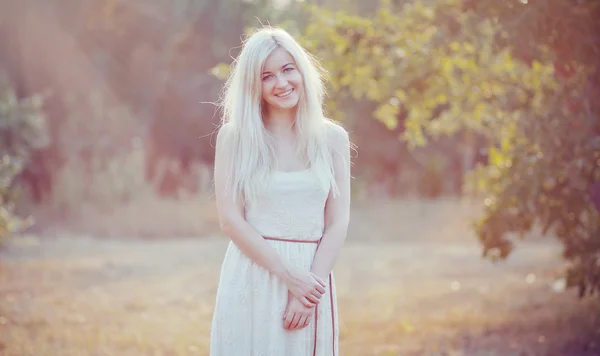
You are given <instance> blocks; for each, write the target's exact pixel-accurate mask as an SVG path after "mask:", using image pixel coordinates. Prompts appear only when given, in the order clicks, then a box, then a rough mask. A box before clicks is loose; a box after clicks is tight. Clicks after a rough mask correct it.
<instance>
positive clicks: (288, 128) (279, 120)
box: [265, 110, 296, 137]
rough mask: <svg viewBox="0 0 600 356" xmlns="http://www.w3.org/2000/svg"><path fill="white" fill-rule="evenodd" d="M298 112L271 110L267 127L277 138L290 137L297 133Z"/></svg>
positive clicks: (268, 114)
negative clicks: (295, 123)
mask: <svg viewBox="0 0 600 356" xmlns="http://www.w3.org/2000/svg"><path fill="white" fill-rule="evenodd" d="M295 121H296V112H295V111H292V110H285V111H283V110H269V112H268V113H267V117H266V120H265V127H266V128H267V130H269V131H270V132H271V133H272V134H273V135H275V136H284V137H285V136H289V135H292V134H293V133H294V131H295V129H294V122H295Z"/></svg>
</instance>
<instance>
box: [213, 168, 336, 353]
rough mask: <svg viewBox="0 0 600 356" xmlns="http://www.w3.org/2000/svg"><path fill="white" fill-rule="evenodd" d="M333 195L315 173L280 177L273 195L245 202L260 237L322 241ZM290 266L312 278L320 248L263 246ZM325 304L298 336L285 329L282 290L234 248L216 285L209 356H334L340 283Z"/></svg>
mask: <svg viewBox="0 0 600 356" xmlns="http://www.w3.org/2000/svg"><path fill="white" fill-rule="evenodd" d="M327 195H328V192H327V191H325V190H323V189H322V188H321V186H320V185H319V183H318V181H317V178H316V176H315V175H314V173H313V172H312V171H310V170H305V171H296V172H282V171H275V172H274V173H273V175H272V177H271V181H270V182H269V184H268V189H267V190H266V191H265V192H264V193H263V194H262V195H261V196H259V197H258V198H257V199H256V200H255V201H250V202H247V207H246V220H247V221H248V222H249V223H250V224H251V225H252V226H253V227H254V228H255V229H256V230H257V231H258V233H260V234H261V235H263V236H266V237H267V236H268V237H274V238H285V239H294V240H303V241H316V240H318V239H319V238H320V237H321V235H322V233H323V228H324V208H325V202H326V199H327ZM266 241H267V243H268V244H270V245H271V246H272V247H273V248H274V249H275V250H276V251H277V252H278V253H279V254H280V256H282V258H284V259H285V260H287V261H288V262H289V263H291V264H293V265H295V266H297V267H299V268H302V269H305V270H307V271H309V270H310V267H311V264H312V260H313V257H314V254H315V251H316V249H317V247H318V245H317V244H316V243H298V242H290V241H279V240H270V239H269V240H266ZM327 282H328V283H329V282H330V286H328V288H327V290H326V293H325V294H324V295H323V297H322V298H321V302H320V303H319V306H318V310H317V313H316V317H313V318H312V319H311V322H310V324H309V325H308V326H307V327H305V328H303V329H300V330H293V331H288V330H285V329H284V327H283V323H284V320H283V313H284V311H285V308H286V305H287V301H288V290H287V287H286V286H285V284H284V283H283V282H282V281H281V280H279V279H278V278H277V277H275V276H273V275H271V274H270V273H269V272H268V271H267V270H265V269H263V268H262V267H260V266H258V265H256V264H255V263H254V262H253V261H251V260H250V259H249V258H248V257H246V256H245V255H244V254H243V253H242V252H241V251H240V250H239V249H238V248H237V247H236V245H235V244H234V243H233V242H230V243H229V245H228V247H227V251H226V253H225V257H224V260H223V265H222V267H221V274H220V278H219V287H218V290H217V297H216V303H215V309H214V313H213V321H212V329H211V337H210V340H211V341H210V342H211V344H210V356H311V355H314V356H337V355H338V337H339V329H338V322H337V302H336V294H335V279H334V278H333V276H332V275H331V276H330V280H329V281H327Z"/></svg>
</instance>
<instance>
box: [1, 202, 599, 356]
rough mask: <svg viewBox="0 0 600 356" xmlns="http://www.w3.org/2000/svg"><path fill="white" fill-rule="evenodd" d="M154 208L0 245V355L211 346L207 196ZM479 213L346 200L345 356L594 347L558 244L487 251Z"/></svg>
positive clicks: (215, 264) (213, 263)
mask: <svg viewBox="0 0 600 356" xmlns="http://www.w3.org/2000/svg"><path fill="white" fill-rule="evenodd" d="M182 207H184V208H182ZM163 209H167V210H164V211H163V212H162V213H161V216H162V217H163V221H162V223H163V225H160V224H161V222H160V221H157V217H156V216H154V215H152V214H151V213H150V212H145V211H142V210H140V212H139V213H138V214H136V213H135V210H131V211H130V212H127V211H126V209H125V210H124V212H121V213H120V214H113V215H112V216H111V217H109V218H102V217H97V218H96V219H90V221H89V222H88V225H87V226H88V233H85V231H86V230H85V228H84V227H82V226H85V225H82V226H80V227H79V228H72V229H69V230H67V229H58V228H57V229H54V230H48V232H47V233H45V234H43V235H42V236H40V237H30V238H21V239H19V240H15V241H13V242H11V243H10V244H9V245H8V246H6V247H5V248H4V249H3V250H1V251H0V355H5V356H17V355H18V356H25V355H27V356H29V355H35V356H75V355H77V356H79V355H82V356H87V355H90V356H92V355H98V356H99V355H114V356H134V355H135V356H138V355H148V356H155V355H156V356H158V355H165V356H167V355H169V356H171V355H172V356H176V355H177V356H179V355H208V348H209V344H208V341H209V332H210V321H211V316H212V306H213V303H214V297H215V292H216V287H217V280H218V276H219V268H220V263H221V260H222V258H223V253H224V251H225V247H226V244H227V240H226V238H225V237H223V236H221V235H219V234H218V231H217V230H216V229H215V221H214V219H215V216H214V212H211V209H210V208H206V207H200V206H199V207H197V209H196V210H194V209H195V208H194V207H193V206H188V205H185V206H184V205H183V204H182V205H181V206H180V209H185V214H187V215H185V214H184V213H183V212H181V211H179V212H178V211H177V209H176V204H174V205H173V207H172V209H170V210H169V208H164V207H163ZM173 209H174V210H173ZM190 209H191V210H190ZM195 212H198V213H197V214H196V213H195ZM200 212H202V213H200ZM475 213H476V209H475V208H474V207H473V206H472V205H470V204H468V203H466V202H461V201H457V200H454V199H447V200H441V201H436V202H424V201H416V200H415V201H410V200H407V201H399V202H393V201H379V202H373V201H371V202H362V203H357V204H355V207H354V210H353V219H352V224H351V229H350V230H351V231H350V236H349V237H348V241H347V244H346V246H345V248H344V250H343V252H342V254H341V256H340V258H339V260H338V263H337V265H336V268H335V275H336V279H337V287H338V297H339V308H340V310H339V313H340V314H339V315H340V323H341V324H340V327H341V340H340V355H341V356H368V355H406V356H410V355H447V356H450V355H454V356H458V355H469V356H475V355H478V356H479V355H481V356H484V355H485V356H494V355H496V356H525V355H531V356H533V355H548V356H554V355H556V356H571V355H577V356H585V355H600V341H599V340H600V303H599V302H598V301H597V300H594V299H585V300H579V299H577V297H576V295H575V291H571V290H568V291H564V289H563V288H562V286H561V281H560V280H559V279H558V278H557V275H558V273H559V272H560V268H561V262H562V261H561V259H560V246H559V245H558V244H556V242H554V241H553V240H551V239H542V238H537V237H534V238H532V239H530V240H526V241H523V242H520V243H519V245H518V247H517V249H516V251H515V252H514V254H513V255H511V257H510V258H509V259H508V260H507V261H505V262H501V263H498V264H492V263H491V262H489V261H486V260H482V259H481V256H480V254H481V251H480V249H479V246H478V244H477V241H476V240H475V237H474V236H473V234H472V233H471V232H470V231H469V226H468V222H469V221H468V219H469V217H470V216H472V215H473V214H475ZM184 215H185V216H189V217H190V219H192V222H189V221H188V222H185V221H179V220H177V222H176V223H174V222H173V221H172V219H175V217H176V216H178V217H179V219H183V218H182V216H184ZM116 216H119V217H120V218H117V217H116ZM123 216H125V217H126V218H123ZM196 216H198V218H196ZM119 219H120V220H119ZM211 219H212V220H211ZM185 223H188V225H189V226H190V227H189V229H188V228H186V227H185ZM173 224H177V226H180V227H181V231H182V232H181V233H178V234H174V235H173V236H172V237H170V236H168V235H165V236H162V237H164V238H154V237H157V236H152V237H153V238H145V239H142V238H132V237H129V236H130V235H129V234H130V233H131V234H133V227H135V226H137V227H139V226H145V229H146V230H147V231H154V234H153V235H160V234H161V233H163V231H164V234H167V233H168V231H170V230H169V229H168V226H169V225H170V226H171V227H172V226H173ZM195 229H200V230H202V229H205V231H206V233H205V234H202V235H203V236H197V237H186V236H184V235H185V232H186V231H197V230H195ZM171 230H173V229H171ZM92 232H98V234H100V235H102V236H100V237H98V236H96V235H98V234H92ZM194 236H195V235H194ZM167 237H170V238H167ZM232 356H245V355H232ZM282 356H284V355H282Z"/></svg>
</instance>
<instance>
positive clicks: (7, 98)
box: [0, 76, 50, 244]
mask: <svg viewBox="0 0 600 356" xmlns="http://www.w3.org/2000/svg"><path fill="white" fill-rule="evenodd" d="M42 103H43V98H42V96H40V95H36V96H32V97H29V98H23V99H20V98H17V96H16V94H15V92H14V90H13V89H12V87H11V85H10V83H9V81H8V79H6V76H0V152H2V156H0V244H2V243H4V242H5V241H6V240H7V239H8V238H9V237H11V236H13V235H15V234H17V233H19V232H22V231H23V230H24V229H25V228H27V227H29V226H30V225H31V224H32V223H33V219H32V218H31V217H30V216H27V217H20V216H17V214H16V212H15V202H16V201H17V199H18V197H19V194H20V192H21V189H20V187H19V184H18V176H19V174H20V173H21V171H22V170H23V168H24V167H25V166H26V165H27V163H28V161H29V159H30V156H31V153H32V151H33V150H35V149H39V148H43V147H45V146H46V145H48V144H49V142H50V140H49V135H48V131H47V127H46V123H45V120H44V116H43V114H42V110H41V107H42Z"/></svg>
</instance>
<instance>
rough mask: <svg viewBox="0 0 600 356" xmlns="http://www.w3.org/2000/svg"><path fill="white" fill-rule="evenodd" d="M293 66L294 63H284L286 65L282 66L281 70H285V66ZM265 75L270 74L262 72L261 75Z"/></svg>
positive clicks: (266, 71)
mask: <svg viewBox="0 0 600 356" xmlns="http://www.w3.org/2000/svg"><path fill="white" fill-rule="evenodd" d="M293 65H294V63H292V62H289V63H286V64H284V65H282V66H281V69H283V68H285V67H287V66H293ZM267 73H271V72H269V71H268V70H265V71H263V72H262V74H263V75H265V74H267Z"/></svg>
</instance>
